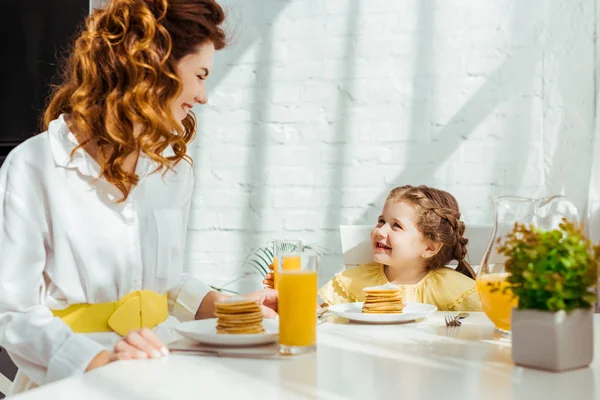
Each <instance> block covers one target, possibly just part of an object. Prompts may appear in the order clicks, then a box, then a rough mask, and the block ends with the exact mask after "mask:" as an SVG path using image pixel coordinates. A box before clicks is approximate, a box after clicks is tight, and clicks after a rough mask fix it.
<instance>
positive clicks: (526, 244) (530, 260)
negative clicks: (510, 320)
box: [498, 220, 600, 312]
mask: <svg viewBox="0 0 600 400" xmlns="http://www.w3.org/2000/svg"><path fill="white" fill-rule="evenodd" d="M498 243H499V244H500V246H499V248H498V252H499V253H501V254H504V255H505V256H506V257H507V261H506V265H505V268H506V271H507V272H509V273H510V275H509V277H508V282H509V286H510V289H511V290H512V291H513V293H514V294H515V295H516V296H518V297H519V309H537V310H545V311H558V310H565V311H567V312H568V311H571V310H574V309H577V308H590V307H592V305H593V304H594V302H595V300H596V296H595V294H594V292H593V288H594V287H595V285H596V282H597V278H598V266H599V264H600V245H596V246H594V245H593V244H592V242H591V241H590V240H589V239H588V238H587V237H586V236H585V234H584V233H583V229H582V227H578V226H575V225H574V224H572V223H571V222H568V221H566V220H563V222H562V223H561V224H560V226H559V229H555V230H552V231H542V230H540V229H538V228H536V227H534V226H525V225H521V224H518V223H517V224H515V227H514V229H513V231H512V232H511V233H510V234H509V235H507V236H506V237H505V238H504V240H502V238H501V239H499V240H498Z"/></svg>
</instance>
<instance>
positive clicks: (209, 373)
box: [18, 312, 600, 400]
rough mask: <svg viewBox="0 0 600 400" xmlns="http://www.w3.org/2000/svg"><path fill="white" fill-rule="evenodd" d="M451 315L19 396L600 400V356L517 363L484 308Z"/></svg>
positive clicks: (184, 360) (335, 328)
mask: <svg viewBox="0 0 600 400" xmlns="http://www.w3.org/2000/svg"><path fill="white" fill-rule="evenodd" d="M443 317H444V313H441V312H438V313H435V314H434V315H433V316H431V317H430V318H429V319H427V320H425V321H421V322H418V323H408V324H401V325H362V324H351V323H345V320H342V319H339V318H337V317H333V318H331V319H332V320H333V321H331V322H326V323H324V324H321V325H319V333H318V351H317V352H316V353H314V354H310V355H305V356H298V357H292V358H285V359H279V360H278V359H272V360H268V359H267V360H265V359H236V358H216V357H207V356H191V355H179V354H171V355H170V356H169V357H166V358H165V359H162V360H148V361H128V362H120V363H114V364H111V365H108V366H106V367H103V368H100V369H98V370H95V371H93V372H90V373H88V374H85V375H84V376H80V377H73V378H69V379H66V380H63V381H60V382H56V383H53V384H50V385H47V386H44V387H41V388H38V389H34V390H32V391H30V392H28V393H24V394H22V395H20V396H18V398H19V399H22V400H29V399H31V400H33V399H39V400H42V399H43V400H49V399H86V400H88V399H89V400H95V399H106V400H108V399H110V400H115V399H124V400H125V399H127V400H137V399H140V400H141V399H144V400H147V399H187V398H189V399H209V398H211V399H219V400H220V399H244V400H245V399H260V400H264V399H286V400H288V399H290V400H293V399H317V398H318V399H363V400H371V399H402V400H417V399H436V400H437V399H461V400H463V399H464V400H466V399H473V400H475V399H476V400H480V399H503V400H511V399H528V400H529V399H534V398H540V399H543V400H550V399H566V400H588V399H589V400H592V399H595V400H597V399H600V350H599V349H600V315H595V319H594V323H595V328H594V329H595V343H594V344H595V359H594V363H593V364H592V366H591V367H590V368H586V369H582V370H576V371H572V372H565V373H558V374H557V373H550V372H542V371H537V370H533V369H526V368H521V367H516V366H515V365H514V364H513V362H512V360H511V355H510V350H511V349H510V345H508V344H503V343H501V342H498V341H496V340H494V339H493V327H492V325H491V323H490V322H489V320H488V319H487V318H486V317H485V315H483V314H482V313H471V316H470V317H469V318H467V319H466V320H464V322H463V326H462V327H460V328H446V326H445V325H444V322H443Z"/></svg>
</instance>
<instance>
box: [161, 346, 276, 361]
mask: <svg viewBox="0 0 600 400" xmlns="http://www.w3.org/2000/svg"><path fill="white" fill-rule="evenodd" d="M169 352H170V353H171V354H187V355H194V356H208V357H233V358H260V359H279V358H281V357H280V356H279V353H276V352H273V353H244V352H236V351H223V350H209V349H193V348H191V349H170V351H169Z"/></svg>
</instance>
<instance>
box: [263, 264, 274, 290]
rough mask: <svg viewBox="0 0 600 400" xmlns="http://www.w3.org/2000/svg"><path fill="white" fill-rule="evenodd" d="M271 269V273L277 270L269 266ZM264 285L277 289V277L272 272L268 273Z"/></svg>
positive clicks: (271, 265)
mask: <svg viewBox="0 0 600 400" xmlns="http://www.w3.org/2000/svg"><path fill="white" fill-rule="evenodd" d="M269 269H270V270H271V271H274V270H275V268H274V267H273V264H269ZM263 283H264V284H265V287H266V288H268V289H275V275H274V274H273V273H272V272H270V273H268V274H267V276H266V277H265V279H264V280H263Z"/></svg>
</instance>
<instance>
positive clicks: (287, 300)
mask: <svg viewBox="0 0 600 400" xmlns="http://www.w3.org/2000/svg"><path fill="white" fill-rule="evenodd" d="M298 269H299V268H298ZM298 269H297V270H283V271H280V272H279V284H278V287H279V305H278V313H279V343H280V344H281V345H284V346H314V345H315V344H316V341H317V304H316V299H317V272H316V271H302V270H298Z"/></svg>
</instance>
